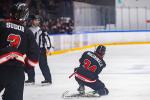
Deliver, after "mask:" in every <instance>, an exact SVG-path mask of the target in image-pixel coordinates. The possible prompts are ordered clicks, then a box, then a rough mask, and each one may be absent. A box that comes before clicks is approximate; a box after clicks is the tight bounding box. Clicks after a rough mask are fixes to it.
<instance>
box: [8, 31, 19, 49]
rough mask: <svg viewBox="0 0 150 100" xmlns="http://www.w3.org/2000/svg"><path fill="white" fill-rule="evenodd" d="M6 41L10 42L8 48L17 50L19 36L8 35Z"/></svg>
mask: <svg viewBox="0 0 150 100" xmlns="http://www.w3.org/2000/svg"><path fill="white" fill-rule="evenodd" d="M7 41H9V42H10V44H9V45H10V46H12V47H15V48H18V46H19V45H20V42H21V38H20V35H16V34H10V35H9V36H8V37H7Z"/></svg>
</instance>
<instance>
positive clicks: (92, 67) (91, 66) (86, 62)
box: [84, 59, 97, 72]
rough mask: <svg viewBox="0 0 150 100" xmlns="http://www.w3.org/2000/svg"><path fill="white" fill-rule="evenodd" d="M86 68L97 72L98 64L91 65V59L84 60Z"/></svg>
mask: <svg viewBox="0 0 150 100" xmlns="http://www.w3.org/2000/svg"><path fill="white" fill-rule="evenodd" d="M84 68H85V69H88V70H89V71H91V72H95V71H96V69H97V66H96V65H91V61H90V60H89V59H85V60H84Z"/></svg>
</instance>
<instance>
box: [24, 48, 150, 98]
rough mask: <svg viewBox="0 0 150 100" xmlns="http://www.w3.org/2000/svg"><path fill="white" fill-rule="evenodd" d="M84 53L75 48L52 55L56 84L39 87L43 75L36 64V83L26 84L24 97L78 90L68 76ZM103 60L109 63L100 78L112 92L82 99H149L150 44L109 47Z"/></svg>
mask: <svg viewBox="0 0 150 100" xmlns="http://www.w3.org/2000/svg"><path fill="white" fill-rule="evenodd" d="M90 50H94V49H90ZM82 53H83V51H76V52H72V53H67V54H61V55H54V56H49V57H48V63H49V67H50V70H51V73H52V80H53V84H52V85H50V86H40V82H41V81H42V80H43V76H42V74H41V71H40V69H39V68H38V67H36V68H35V70H36V85H35V86H25V89H24V100H63V98H62V97H61V96H62V93H63V92H64V91H66V90H70V91H71V92H76V89H77V88H78V84H77V83H76V81H75V80H74V77H72V78H71V79H69V78H68V76H69V75H70V74H72V72H73V69H74V68H75V67H77V66H78V65H79V62H78V59H79V58H80V56H81V54H82ZM104 60H105V61H106V64H107V66H106V68H105V69H104V70H103V72H102V73H101V75H99V77H100V79H101V80H102V81H103V82H104V83H105V85H106V87H107V88H108V89H109V91H110V94H109V95H108V96H104V97H101V98H82V99H83V100H89V99H92V100H98V99H99V100H150V45H123V46H107V52H106V55H105V57H104ZM86 89H87V90H89V88H86ZM78 100H79V99H78Z"/></svg>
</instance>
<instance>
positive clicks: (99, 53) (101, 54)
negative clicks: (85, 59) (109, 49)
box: [95, 45, 106, 57]
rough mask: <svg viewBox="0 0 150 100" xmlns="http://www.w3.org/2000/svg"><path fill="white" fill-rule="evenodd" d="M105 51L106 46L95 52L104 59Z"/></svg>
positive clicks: (99, 47)
mask: <svg viewBox="0 0 150 100" xmlns="http://www.w3.org/2000/svg"><path fill="white" fill-rule="evenodd" d="M105 51H106V47H105V46H104V45H99V46H98V47H97V48H96V50H95V52H96V53H97V54H98V55H100V56H102V57H103V56H104V54H105Z"/></svg>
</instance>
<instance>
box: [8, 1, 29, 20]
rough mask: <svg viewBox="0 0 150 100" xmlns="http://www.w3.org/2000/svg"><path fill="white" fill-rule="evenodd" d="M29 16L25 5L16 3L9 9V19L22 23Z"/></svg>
mask: <svg viewBox="0 0 150 100" xmlns="http://www.w3.org/2000/svg"><path fill="white" fill-rule="evenodd" d="M28 16H29V8H28V6H27V4H26V3H20V2H19V3H16V4H14V5H13V6H12V7H11V8H10V17H11V18H15V19H17V20H20V21H24V20H26V19H27V18H28Z"/></svg>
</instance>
